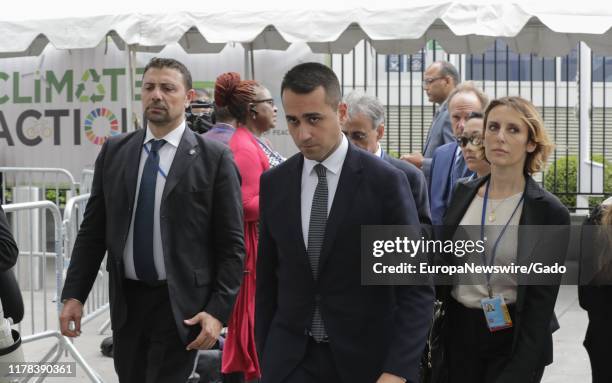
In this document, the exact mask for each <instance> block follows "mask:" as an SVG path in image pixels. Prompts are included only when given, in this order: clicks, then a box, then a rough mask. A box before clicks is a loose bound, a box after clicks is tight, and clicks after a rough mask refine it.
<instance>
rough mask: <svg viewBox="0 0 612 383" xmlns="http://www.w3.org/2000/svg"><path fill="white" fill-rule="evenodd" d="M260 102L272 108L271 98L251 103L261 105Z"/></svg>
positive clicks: (272, 101) (272, 100)
mask: <svg viewBox="0 0 612 383" xmlns="http://www.w3.org/2000/svg"><path fill="white" fill-rule="evenodd" d="M262 102H265V103H266V104H268V105H270V106H274V105H275V104H274V99H273V98H266V99H263V100H253V101H251V103H252V104H261V103H262Z"/></svg>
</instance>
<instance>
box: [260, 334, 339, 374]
mask: <svg viewBox="0 0 612 383" xmlns="http://www.w3.org/2000/svg"><path fill="white" fill-rule="evenodd" d="M264 382H265V381H264ZM319 382H337V383H340V382H342V379H341V378H340V375H339V374H338V370H337V368H336V364H335V363H334V356H333V355H332V352H331V349H330V346H329V343H317V342H315V341H314V339H312V338H310V340H309V341H308V346H307V347H306V354H305V355H304V358H303V359H302V361H301V362H300V364H298V365H297V367H296V368H295V369H294V370H293V371H292V372H291V374H289V376H288V377H287V378H286V379H285V380H284V381H283V383H319Z"/></svg>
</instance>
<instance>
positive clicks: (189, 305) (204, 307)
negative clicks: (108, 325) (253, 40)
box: [60, 58, 245, 383]
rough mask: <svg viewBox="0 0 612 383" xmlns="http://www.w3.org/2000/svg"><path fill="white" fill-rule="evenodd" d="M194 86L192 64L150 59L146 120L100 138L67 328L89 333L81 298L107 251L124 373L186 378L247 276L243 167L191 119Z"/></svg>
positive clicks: (127, 377) (72, 269)
mask: <svg viewBox="0 0 612 383" xmlns="http://www.w3.org/2000/svg"><path fill="white" fill-rule="evenodd" d="M193 95H194V91H193V89H192V85H191V75H190V73H189V71H188V70H187V68H186V67H185V66H184V65H183V64H181V63H180V62H178V61H176V60H173V59H163V58H154V59H152V60H151V61H150V62H149V64H147V66H146V67H145V70H144V74H143V80H142V104H143V110H144V113H145V117H146V120H147V128H146V129H144V130H137V131H135V132H130V133H126V134H123V135H120V136H116V137H111V138H109V139H107V140H106V142H105V143H104V145H103V146H102V149H101V151H100V154H99V155H98V159H97V160H96V166H95V173H94V180H93V186H92V191H91V197H90V198H89V201H88V203H87V208H86V210H85V216H84V219H83V223H82V224H81V228H80V231H79V234H78V236H77V239H76V243H75V246H74V249H73V252H72V257H71V260H70V266H69V268H68V274H67V277H66V282H65V284H64V289H63V292H62V297H61V298H62V301H63V303H64V307H63V310H62V312H61V315H60V326H61V331H62V334H64V335H66V336H69V337H74V336H78V335H79V334H80V331H81V328H80V327H81V326H80V320H81V316H82V313H83V303H84V302H85V300H86V299H87V295H88V293H89V290H90V289H91V286H92V284H93V282H94V280H95V278H96V275H97V272H98V269H99V267H100V263H101V262H102V259H103V258H104V254H105V253H106V252H107V251H108V257H107V260H106V267H107V270H108V271H109V277H110V307H111V319H112V326H113V347H114V359H115V370H116V371H117V374H118V375H119V380H120V381H121V382H130V383H131V382H145V381H146V382H181V381H185V380H186V379H187V377H188V376H189V374H190V372H191V369H192V367H193V363H194V359H195V354H196V350H197V349H208V348H211V347H212V346H213V345H214V344H215V342H216V341H217V338H218V336H219V333H220V331H221V329H222V327H223V323H226V322H227V319H228V317H229V315H230V313H231V311H232V306H233V303H234V299H235V296H236V294H237V292H238V289H239V287H240V282H241V280H242V274H243V258H244V253H245V250H244V233H243V213H242V201H241V195H240V177H239V175H238V171H237V169H236V166H235V165H234V162H233V161H232V155H231V153H230V151H229V149H228V148H227V147H225V146H224V145H223V144H221V143H218V142H214V141H211V140H205V139H204V138H202V137H201V136H200V135H197V134H195V133H193V132H192V131H191V130H190V129H186V127H185V115H184V112H185V107H186V106H187V105H189V103H190V101H191V99H192V98H193ZM170 297H172V298H170ZM70 322H74V326H75V327H74V328H70V327H69V324H70Z"/></svg>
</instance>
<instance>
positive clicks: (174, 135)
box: [144, 120, 185, 148]
mask: <svg viewBox="0 0 612 383" xmlns="http://www.w3.org/2000/svg"><path fill="white" fill-rule="evenodd" d="M183 133H185V120H183V122H181V124H180V125H179V126H178V127H177V128H176V129H173V130H172V131H171V132H170V133H168V134H166V135H165V136H164V137H162V138H161V139H163V140H166V142H167V143H169V144H170V145H172V146H174V147H175V148H178V146H179V143H180V142H181V138H183ZM156 139H157V138H156V137H155V136H154V135H153V133H151V130H150V129H149V128H148V127H147V133H146V134H145V139H144V143H145V144H146V143H147V142H149V141H151V140H156Z"/></svg>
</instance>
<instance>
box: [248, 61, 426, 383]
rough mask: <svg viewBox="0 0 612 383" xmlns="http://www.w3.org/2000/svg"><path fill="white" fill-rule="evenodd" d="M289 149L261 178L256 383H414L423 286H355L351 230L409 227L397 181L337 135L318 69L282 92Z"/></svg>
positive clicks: (340, 117)
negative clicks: (294, 151) (259, 377)
mask: <svg viewBox="0 0 612 383" xmlns="http://www.w3.org/2000/svg"><path fill="white" fill-rule="evenodd" d="M281 95H282V100H283V107H284V109H285V115H286V118H287V123H288V127H289V132H290V134H291V136H292V138H293V140H294V142H295V144H296V145H297V146H298V148H299V150H300V153H298V154H296V155H294V156H293V157H291V158H289V159H288V160H287V161H285V162H284V163H283V164H281V165H279V166H277V167H276V168H274V169H271V170H270V171H268V172H266V173H264V174H263V175H262V177H261V186H260V188H261V191H260V220H261V222H260V225H261V226H260V238H259V253H258V263H257V295H256V310H255V315H256V318H255V333H256V341H257V347H258V350H259V356H260V360H261V363H262V382H263V383H280V382H290V383H301V382H347V383H348V382H350V383H359V382H364V383H365V382H368V383H371V382H378V383H391V382H398V383H399V382H406V381H408V382H411V383H412V382H416V380H417V376H418V369H419V360H420V357H421V353H422V352H423V349H424V346H425V340H426V336H427V330H428V327H429V323H430V319H431V313H432V305H433V291H432V289H431V286H364V285H362V284H361V260H360V256H359V254H360V245H361V243H360V239H359V238H360V235H361V234H360V231H361V225H418V224H419V221H418V217H417V210H416V207H415V204H414V200H413V198H412V193H411V191H410V185H409V184H408V181H407V178H406V177H405V175H404V174H403V173H402V172H401V171H399V170H397V169H396V168H394V167H392V166H391V165H389V164H388V163H386V162H385V161H380V159H377V158H375V157H374V156H372V155H370V154H368V153H366V152H364V151H362V150H361V149H358V148H355V147H354V146H353V145H352V144H350V143H349V142H348V140H347V138H346V137H345V136H344V135H343V134H342V131H341V128H340V127H341V122H342V121H344V120H345V118H346V105H345V104H343V103H341V96H340V85H339V82H338V79H337V77H336V76H335V74H334V73H333V72H332V71H331V69H329V68H328V67H326V66H324V65H322V64H318V63H305V64H300V65H298V66H296V67H294V68H293V69H291V70H290V71H289V72H288V73H287V74H286V75H285V77H284V79H283V82H282V86H281Z"/></svg>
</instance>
